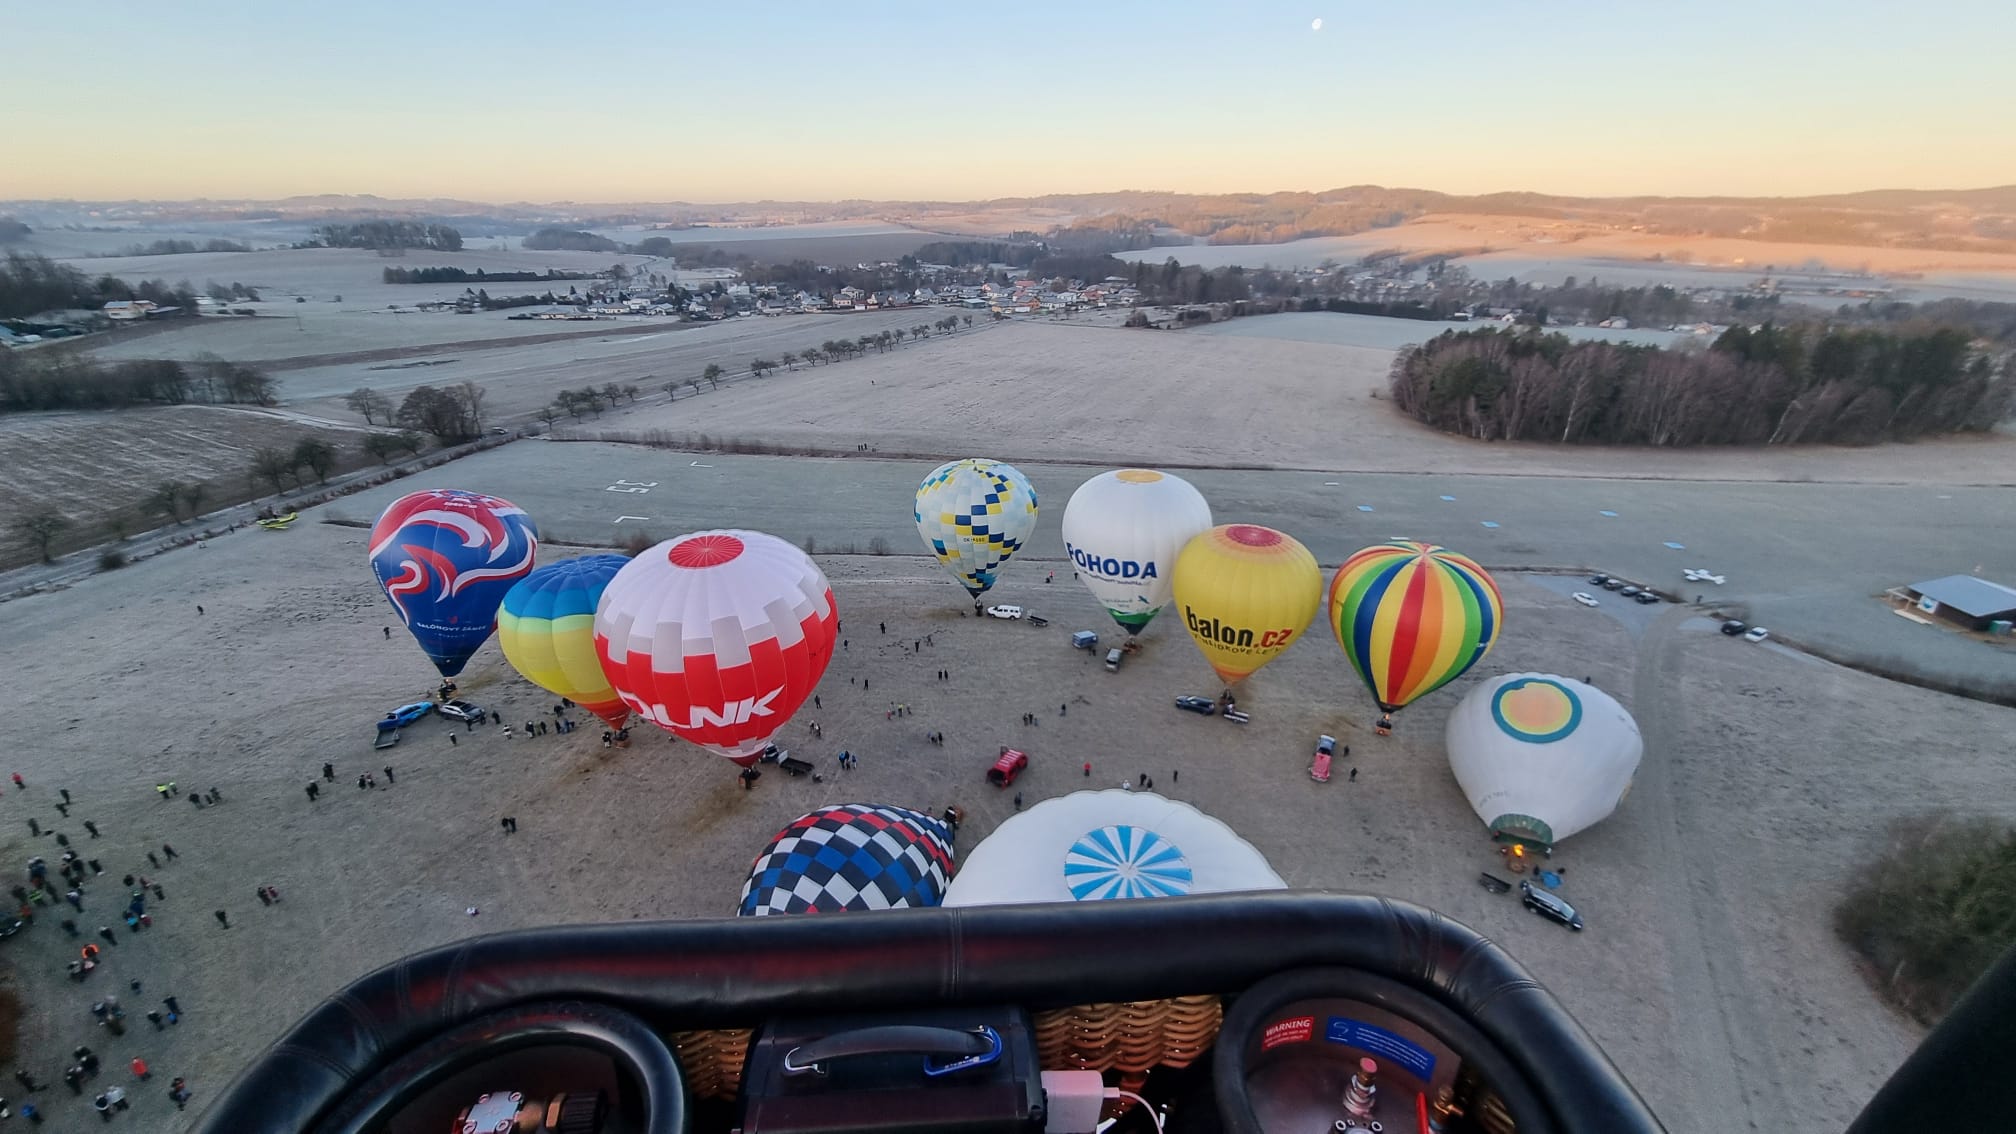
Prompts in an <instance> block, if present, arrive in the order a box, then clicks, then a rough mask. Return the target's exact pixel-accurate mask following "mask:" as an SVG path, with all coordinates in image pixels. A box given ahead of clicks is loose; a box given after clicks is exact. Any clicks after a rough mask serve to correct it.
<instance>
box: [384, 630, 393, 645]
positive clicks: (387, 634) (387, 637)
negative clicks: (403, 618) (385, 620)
mask: <svg viewBox="0 0 2016 1134" xmlns="http://www.w3.org/2000/svg"><path fill="white" fill-rule="evenodd" d="M384 630H385V640H386V641H388V642H389V641H391V640H392V628H391V627H390V626H387V627H384Z"/></svg>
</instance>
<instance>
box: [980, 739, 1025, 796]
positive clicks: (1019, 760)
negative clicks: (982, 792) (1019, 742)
mask: <svg viewBox="0 0 2016 1134" xmlns="http://www.w3.org/2000/svg"><path fill="white" fill-rule="evenodd" d="M1027 767H1029V757H1028V755H1027V754H1026V753H1023V752H1021V751H1018V750H1016V749H1013V748H1003V749H1002V750H1001V755H1000V756H999V757H998V758H997V759H996V760H995V761H994V765H993V766H992V767H990V768H988V769H987V782H988V783H990V784H993V785H994V786H995V787H1007V786H1008V785H1009V784H1012V783H1014V782H1015V777H1016V776H1019V775H1021V774H1022V772H1023V770H1024V769H1026V768H1027Z"/></svg>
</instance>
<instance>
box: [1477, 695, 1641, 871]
mask: <svg viewBox="0 0 2016 1134" xmlns="http://www.w3.org/2000/svg"><path fill="white" fill-rule="evenodd" d="M1445 739H1446V740H1447V742H1448V747H1449V770H1450V771H1452V772H1454V773H1456V782H1457V783H1458V784H1459V785H1461V786H1462V788H1463V794H1464V795H1465V796H1467V797H1469V800H1470V806H1471V807H1473V808H1475V809H1476V811H1477V817H1478V818H1480V819H1482V820H1484V822H1485V824H1486V825H1487V826H1489V827H1490V828H1491V830H1492V832H1493V833H1494V834H1497V835H1505V836H1511V837H1514V838H1519V839H1525V840H1529V841H1532V842H1536V843H1540V844H1542V845H1546V846H1552V845H1553V844H1554V843H1556V842H1559V841H1560V840H1562V839H1565V838H1567V837H1568V836H1570V835H1572V834H1574V833H1576V832H1577V831H1580V830H1583V829H1584V828H1587V827H1589V826H1591V825H1593V824H1595V823H1598V822H1600V821H1602V820H1603V819H1605V818H1607V817H1608V816H1609V815H1610V813H1611V812H1612V811H1615V810H1616V809H1617V805H1618V804H1620V803H1622V802H1624V795H1625V793H1626V792H1629V791H1630V790H1631V777H1632V776H1633V775H1635V774H1636V773H1637V771H1638V761H1639V758H1640V757H1641V756H1643V755H1644V753H1645V742H1644V740H1643V739H1642V738H1641V737H1640V736H1639V735H1638V722H1637V721H1634V720H1632V719H1631V714H1630V713H1628V712H1625V711H1624V706H1622V705H1620V704H1618V703H1617V701H1616V699H1615V698H1613V697H1611V696H1610V695H1609V694H1608V693H1605V692H1603V691H1602V690H1601V689H1598V688H1596V687H1595V686H1593V685H1585V684H1583V683H1582V682H1580V681H1577V680H1575V679H1574V678H1571V677H1558V676H1555V675H1553V674H1546V673H1512V674H1506V675H1505V676H1503V677H1494V678H1492V679H1490V680H1489V681H1486V682H1484V683H1483V684H1482V685H1479V686H1478V687H1477V688H1475V689H1473V690H1471V691H1470V693H1469V695H1468V696H1466V697H1464V698H1463V700H1462V702H1461V703H1460V704H1458V705H1457V706H1456V708H1455V710H1454V711H1452V712H1451V713H1450V714H1449V727H1448V730H1447V732H1446V733H1445Z"/></svg>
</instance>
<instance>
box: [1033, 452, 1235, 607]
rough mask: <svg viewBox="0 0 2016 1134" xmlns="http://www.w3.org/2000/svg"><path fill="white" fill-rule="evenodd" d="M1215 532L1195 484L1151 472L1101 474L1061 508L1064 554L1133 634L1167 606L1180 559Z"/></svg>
mask: <svg viewBox="0 0 2016 1134" xmlns="http://www.w3.org/2000/svg"><path fill="white" fill-rule="evenodd" d="M1210 527H1211V505H1209V504H1207V503H1205V502H1204V496H1203V494H1202V493H1199V492H1198V491H1197V490H1196V489H1195V488H1192V487H1191V486H1190V482H1189V481H1187V480H1184V479H1183V478H1181V477H1175V476H1170V475H1169V474H1168V473H1164V472H1155V471H1154V470H1152V469H1119V470H1116V471H1114V472H1105V473H1100V474H1099V475H1098V476H1095V477H1093V478H1092V479H1091V480H1088V481H1086V482H1085V483H1084V484H1081V485H1079V486H1078V491H1076V492H1074V493H1072V494H1071V500H1070V502H1069V503H1067V504H1065V505H1064V550H1065V552H1066V553H1067V554H1069V555H1070V556H1071V566H1072V567H1073V568H1075V569H1076V570H1077V572H1078V578H1079V579H1081V580H1083V581H1084V583H1085V587H1086V589H1087V590H1089V591H1091V592H1092V597H1093V598H1095V599H1098V600H1099V605H1100V606H1103V607H1105V608H1106V613H1108V614H1110V615H1112V616H1113V621H1115V622H1117V623H1119V624H1120V629H1122V630H1124V631H1126V632H1127V633H1129V634H1139V633H1140V632H1141V631H1142V630H1144V629H1146V628H1147V626H1148V622H1149V620H1150V619H1152V618H1154V617H1155V614H1156V612H1157V611H1159V610H1161V609H1162V608H1163V607H1164V606H1167V605H1168V603H1169V595H1170V593H1171V590H1172V588H1173V587H1174V585H1175V579H1176V556H1177V554H1178V553H1179V552H1181V551H1182V550H1183V545H1185V544H1187V543H1189V542H1190V540H1191V539H1192V538H1193V537H1195V536H1196V535H1197V534H1198V533H1199V532H1202V531H1205V530H1207V529H1209V528H1210Z"/></svg>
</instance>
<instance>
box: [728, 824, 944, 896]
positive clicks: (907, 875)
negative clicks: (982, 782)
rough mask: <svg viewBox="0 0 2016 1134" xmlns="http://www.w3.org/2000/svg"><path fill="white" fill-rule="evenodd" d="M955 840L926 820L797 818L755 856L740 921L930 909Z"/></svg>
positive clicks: (744, 890) (941, 892)
mask: <svg viewBox="0 0 2016 1134" xmlns="http://www.w3.org/2000/svg"><path fill="white" fill-rule="evenodd" d="M952 862H953V857H952V833H951V832H950V831H948V830H946V829H945V825H944V824H943V823H941V822H939V821H938V820H936V819H933V818H931V817H930V816H928V815H923V814H919V813H918V812H915V811H910V810H906V809H904V808H901V807H884V806H880V805H877V804H872V803H841V804H835V805H833V806H831V807H822V808H820V809H819V810H817V811H814V812H812V813H810V814H807V815H800V816H799V817H798V818H796V819H793V820H792V821H791V822H790V823H788V824H786V825H785V827H784V829H783V830H781V831H779V832H777V836H776V837H775V838H773V839H771V840H770V845H768V846H766V847H764V848H763V853H762V854H759V855H757V856H756V864H755V865H754V866H753V867H751V868H750V871H749V880H748V881H747V882H745V883H743V885H742V904H741V906H740V908H739V909H738V910H737V911H736V912H737V913H739V914H740V915H741V916H743V917H761V916H763V915H765V914H780V913H837V912H839V911H841V910H893V909H904V908H908V907H911V906H935V905H937V904H938V903H939V902H940V901H941V900H942V899H943V898H944V896H945V881H946V879H947V878H949V877H951V874H952Z"/></svg>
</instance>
